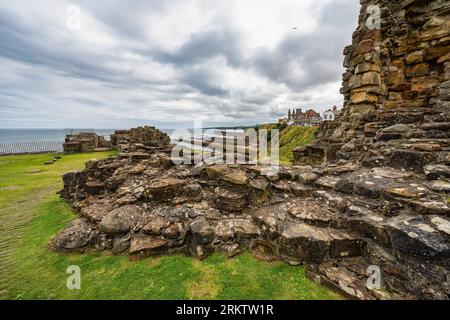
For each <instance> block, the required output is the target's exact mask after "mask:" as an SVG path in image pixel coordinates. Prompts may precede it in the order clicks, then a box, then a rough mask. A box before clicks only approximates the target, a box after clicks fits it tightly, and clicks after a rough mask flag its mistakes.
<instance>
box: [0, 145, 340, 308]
mask: <svg viewBox="0 0 450 320" xmlns="http://www.w3.org/2000/svg"><path fill="white" fill-rule="evenodd" d="M105 156H108V153H102V154H78V155H70V156H64V158H63V159H62V160H60V161H59V162H57V163H56V164H54V165H51V166H45V167H44V166H42V164H43V162H44V161H46V160H49V159H51V158H52V157H51V155H25V156H14V157H0V169H1V170H0V190H2V188H3V191H0V208H1V209H0V219H1V221H0V222H2V221H4V222H5V223H3V224H0V228H2V229H4V230H0V255H1V256H3V257H4V256H6V255H4V254H3V253H4V252H2V251H8V252H9V253H8V257H9V259H7V260H6V259H4V258H0V259H1V260H0V268H2V269H3V270H7V271H6V272H4V277H5V279H4V280H6V283H7V287H6V290H4V291H5V292H6V293H5V294H6V295H5V297H4V298H7V299H339V298H340V297H339V296H338V295H337V294H335V293H333V292H331V291H329V290H327V289H325V288H323V287H321V286H320V285H318V284H316V283H313V282H311V281H309V280H308V279H307V278H306V277H305V274H304V269H303V268H301V267H291V266H288V265H286V264H284V263H281V262H277V263H266V262H261V261H258V260H256V259H255V258H253V257H252V256H251V255H250V254H248V253H246V254H243V255H240V256H238V257H236V258H235V259H227V258H226V257H225V256H222V255H218V254H216V255H213V256H211V257H209V258H207V259H206V260H204V261H197V260H195V259H192V258H189V257H185V256H182V255H175V256H164V257H155V258H148V259H145V260H141V261H129V260H128V259H127V257H125V256H113V255H111V254H108V253H104V252H102V253H99V252H90V253H87V254H82V255H80V254H57V253H54V252H51V251H49V250H48V248H47V245H48V243H49V241H50V239H51V238H52V236H53V235H55V234H56V233H57V232H58V231H59V230H61V229H62V228H63V227H64V226H65V225H66V224H67V223H69V222H70V221H72V220H73V219H74V218H75V215H74V214H73V212H72V210H71V209H70V207H69V205H68V204H67V203H65V202H64V201H63V200H61V199H60V198H59V197H58V196H57V195H56V194H55V191H57V190H59V189H60V188H61V187H62V183H61V179H60V175H61V174H62V173H63V172H67V171H71V170H75V169H81V168H83V166H84V162H85V161H86V160H88V159H91V158H93V157H96V158H100V157H105ZM31 169H40V170H44V171H43V172H41V173H37V174H29V173H28V172H29V171H30V170H31ZM11 186H15V187H18V188H17V189H14V188H10V187H11ZM5 188H6V189H5ZM13 189H14V190H13ZM19 216H20V221H22V223H20V224H18V223H15V221H16V218H18V217H19ZM6 222H7V223H6ZM10 229H11V230H14V229H15V230H16V231H15V232H10V231H8V230H10ZM2 243H10V245H9V247H8V246H4V247H2V246H1V244H2ZM11 244H12V245H11ZM1 264H4V265H3V266H2V265H1ZM6 264H8V266H6ZM70 265H78V266H79V267H80V268H81V290H68V289H67V288H66V279H67V277H68V275H67V274H66V269H67V267H68V266H70ZM0 289H1V288H0Z"/></svg>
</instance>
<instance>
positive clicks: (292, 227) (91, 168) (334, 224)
mask: <svg viewBox="0 0 450 320" xmlns="http://www.w3.org/2000/svg"><path fill="white" fill-rule="evenodd" d="M443 169H444V168H440V167H433V166H430V167H429V168H427V172H428V174H427V177H428V178H430V180H429V181H422V179H421V177H420V176H419V175H417V174H416V173H414V172H413V171H399V170H395V169H392V168H388V167H379V168H372V169H370V168H360V167H358V166H354V165H337V166H335V165H331V166H325V167H324V166H295V167H281V168H280V170H279V172H275V171H274V172H273V173H272V174H269V175H267V176H265V175H264V176H263V175H261V167H259V166H250V165H248V166H238V165H235V166H233V165H231V166H230V165H229V166H226V165H212V166H207V165H196V166H193V165H190V166H189V165H183V166H173V165H171V162H170V159H169V158H168V156H167V155H166V154H164V153H154V154H151V155H149V157H148V159H144V160H141V159H132V158H123V159H122V158H120V157H117V158H109V159H104V160H99V161H91V162H89V163H87V165H86V169H85V170H84V171H81V172H73V173H69V174H66V175H65V176H64V177H63V180H64V189H63V191H62V192H61V194H62V196H63V197H65V198H67V199H68V200H69V201H70V202H71V203H72V204H73V205H74V207H75V208H76V210H77V211H78V215H79V217H78V219H77V220H75V221H74V222H73V223H71V224H70V225H69V226H68V227H67V228H66V229H64V230H63V231H61V233H59V234H58V235H57V236H56V237H55V238H54V239H53V241H52V247H53V249H54V250H56V251H60V252H71V251H79V252H82V251H85V250H88V249H95V250H111V251H112V252H114V253H115V254H127V255H129V256H130V258H132V259H138V258H143V257H147V256H152V255H160V254H169V253H175V252H182V253H186V254H189V255H191V256H194V257H198V258H204V257H206V256H207V255H209V254H211V253H212V252H222V253H224V254H226V255H227V256H229V257H232V256H234V255H236V254H238V253H239V252H241V251H242V250H250V251H251V252H252V253H253V254H255V255H256V256H257V257H259V258H262V259H266V260H274V259H281V260H284V261H287V262H288V263H290V264H294V265H296V264H300V263H307V264H308V266H309V275H310V276H311V278H313V279H320V280H321V281H322V282H323V283H326V284H328V285H330V286H334V287H335V288H337V289H340V290H341V291H343V292H345V293H346V294H347V295H348V296H349V297H353V298H360V299H373V298H395V297H403V298H405V297H420V298H445V297H447V295H448V293H449V291H448V290H449V289H450V288H449V286H448V285H449V283H448V282H447V278H446V277H447V275H448V270H449V268H450V263H449V262H450V241H449V239H450V220H449V218H448V217H449V216H450V208H449V207H448V205H447V204H446V203H445V202H444V201H442V195H448V192H449V191H450V190H449V189H446V187H447V188H448V187H449V186H448V185H447V186H444V185H443V184H441V183H438V184H436V180H433V179H435V178H436V177H438V176H439V177H440V176H441V175H442V174H444V175H446V174H449V172H450V171H449V170H448V169H447V171H442V170H443ZM438 181H441V180H438ZM370 265H378V266H380V268H381V269H382V272H383V286H384V287H383V290H374V291H370V290H368V289H367V288H366V287H365V283H366V281H367V277H368V276H369V275H368V274H367V268H368V266H370Z"/></svg>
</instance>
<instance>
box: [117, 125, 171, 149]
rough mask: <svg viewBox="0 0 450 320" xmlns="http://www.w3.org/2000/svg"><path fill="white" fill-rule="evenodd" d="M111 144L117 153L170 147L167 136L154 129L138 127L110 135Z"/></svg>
mask: <svg viewBox="0 0 450 320" xmlns="http://www.w3.org/2000/svg"><path fill="white" fill-rule="evenodd" d="M111 143H112V145H113V147H114V148H115V149H116V150H117V151H119V152H137V151H142V152H145V151H155V150H156V149H167V148H169V147H170V138H169V136H168V135H167V134H166V133H164V132H162V131H160V130H158V129H156V128H155V127H149V126H145V127H139V128H133V129H130V130H117V131H116V132H115V133H114V134H113V135H111Z"/></svg>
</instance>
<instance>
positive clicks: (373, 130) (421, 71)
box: [295, 0, 450, 170]
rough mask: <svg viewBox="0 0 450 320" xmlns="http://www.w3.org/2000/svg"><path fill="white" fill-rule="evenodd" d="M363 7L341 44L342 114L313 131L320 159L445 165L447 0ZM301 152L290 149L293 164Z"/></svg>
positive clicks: (449, 49) (449, 57) (449, 96)
mask: <svg viewBox="0 0 450 320" xmlns="http://www.w3.org/2000/svg"><path fill="white" fill-rule="evenodd" d="M361 4H362V7H361V14H360V18H359V26H358V28H357V30H356V31H355V33H354V34H353V43H352V45H350V46H348V47H346V48H345V49H344V54H345V61H344V66H345V68H346V72H345V73H344V75H343V86H342V89H341V93H342V94H343V95H344V97H345V103H344V113H343V115H342V116H341V117H340V119H339V121H338V122H337V123H324V124H323V125H322V128H321V131H320V133H319V136H318V137H319V139H320V140H319V143H318V144H319V145H320V146H321V147H322V148H324V149H325V151H324V152H322V153H323V154H324V155H325V158H324V159H323V160H327V161H332V162H336V161H339V160H357V161H362V162H365V163H368V164H369V165H373V164H376V165H382V164H389V163H396V162H398V161H397V159H399V158H402V157H406V158H415V159H417V160H418V161H419V162H420V163H422V164H426V163H429V162H433V161H437V162H442V161H443V160H444V159H445V157H446V154H448V150H449V140H448V138H450V133H449V132H450V123H449V121H450V2H449V1H444V0H435V1H418V0H417V1H412V0H407V1H379V0H363V1H361ZM374 6H376V7H379V8H380V14H381V19H378V18H377V17H376V15H374V14H373V8H376V7H374ZM371 10H372V11H371ZM372 18H374V19H375V20H373V19H372ZM316 149H317V148H316ZM304 151H305V149H300V150H297V152H295V158H296V159H297V162H301V161H302V160H304V158H305V157H304V154H302V153H303V152H304ZM311 152H313V151H311V150H307V151H306V153H311ZM430 152H435V153H434V154H433V155H430V154H429V153H430ZM403 162H405V160H403ZM420 167H422V168H423V165H420ZM420 169H421V168H418V170H420Z"/></svg>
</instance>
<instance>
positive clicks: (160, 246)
mask: <svg viewBox="0 0 450 320" xmlns="http://www.w3.org/2000/svg"><path fill="white" fill-rule="evenodd" d="M167 244H168V241H167V240H164V239H160V238H156V237H152V236H145V235H134V236H133V237H132V238H131V243H130V257H131V258H144V257H149V256H154V255H160V254H163V253H164V252H166V251H167Z"/></svg>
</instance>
